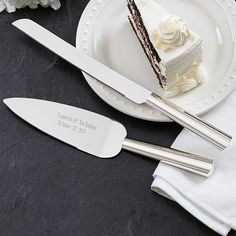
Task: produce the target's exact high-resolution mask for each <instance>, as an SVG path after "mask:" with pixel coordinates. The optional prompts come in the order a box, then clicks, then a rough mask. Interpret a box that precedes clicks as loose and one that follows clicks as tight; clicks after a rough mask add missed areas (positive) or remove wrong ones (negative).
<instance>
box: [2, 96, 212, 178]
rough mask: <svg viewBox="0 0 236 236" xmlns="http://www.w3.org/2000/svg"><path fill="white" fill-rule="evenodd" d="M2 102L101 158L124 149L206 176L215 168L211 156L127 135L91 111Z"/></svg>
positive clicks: (10, 100) (17, 100)
mask: <svg viewBox="0 0 236 236" xmlns="http://www.w3.org/2000/svg"><path fill="white" fill-rule="evenodd" d="M4 103H5V104H6V105H7V106H8V108H10V109H11V110H12V111H13V112H14V113H15V114H16V115H18V116H20V117H21V118H22V119H23V120H25V121H26V122H28V123H30V124H31V125H33V126H35V127H36V128H38V129H39V130H41V131H43V132H45V133H47V134H49V135H51V136H52V137H54V138H57V139H59V140H61V141H63V142H65V143H67V144H69V145H71V146H74V147H76V148H77V149H80V150H82V151H84V152H87V153H89V154H92V155H94V156H97V157H100V158H111V157H114V156H116V155H117V154H119V153H120V151H121V149H125V150H127V151H131V152H133V153H137V154H140V155H142V156H145V157H149V158H151V159H155V160H160V161H162V162H164V163H166V164H169V165H172V166H175V167H178V168H181V169H184V170H187V171H190V172H192V173H195V174H198V175H201V176H205V177H208V176H210V175H211V173H212V171H213V169H214V160H213V159H211V158H208V157H202V156H198V155H194V154H190V153H185V152H181V151H178V150H175V149H169V148H164V147H160V146H157V145H153V144H148V143H143V142H140V141H136V140H131V139H128V138H127V137H126V136H127V131H126V129H125V127H124V126H123V125H121V124H120V123H118V122H116V121H113V120H111V119H109V118H107V117H105V116H102V115H99V114H97V113H94V112H90V111H87V110H84V109H80V108H77V107H72V106H68V105H64V104H60V103H55V102H49V101H45V100H38V99H30V98H8V99H5V100H4Z"/></svg>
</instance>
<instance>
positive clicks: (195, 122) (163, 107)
mask: <svg viewBox="0 0 236 236" xmlns="http://www.w3.org/2000/svg"><path fill="white" fill-rule="evenodd" d="M147 104H148V105H149V106H151V107H153V108H156V109H158V110H160V111H161V112H163V113H164V114H166V115H167V116H168V117H169V118H171V119H172V120H174V121H176V122H177V123H179V124H180V125H182V126H184V127H185V128H187V129H188V130H190V131H192V132H193V133H195V134H197V135H199V136H200V137H202V138H204V139H205V140H207V141H208V142H210V143H211V144H213V145H214V146H215V147H217V148H219V149H220V150H224V149H225V148H226V147H228V146H229V145H230V143H231V140H232V137H231V136H230V135H228V134H226V133H225V132H223V131H221V130H219V129H217V128H215V127H214V126H212V125H210V124H208V123H206V122H205V121H203V120H202V119H200V118H199V117H197V116H194V115H192V114H190V113H188V112H186V111H184V110H183V109H182V108H180V107H178V106H176V105H175V104H173V103H172V102H170V101H169V100H167V99H164V98H161V97H159V96H158V95H156V94H154V93H153V94H152V95H151V96H150V97H149V99H148V101H147Z"/></svg>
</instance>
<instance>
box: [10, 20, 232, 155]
mask: <svg viewBox="0 0 236 236" xmlns="http://www.w3.org/2000/svg"><path fill="white" fill-rule="evenodd" d="M13 25H14V26H15V27H17V28H18V29H20V30H21V31H23V32H24V33H26V34H27V35H28V36H30V37H31V38H33V39H34V40H36V41H37V42H39V43H40V44H42V45H43V46H45V47H46V48H48V49H49V50H51V51H52V52H54V53H56V54H57V55H59V56H60V57H62V58H63V59H65V60H66V61H68V62H70V63H71V64H73V65H74V66H76V67H77V68H79V69H81V70H82V71H84V72H86V73H88V74H89V75H91V76H92V77H94V78H96V79H98V80H99V81H101V82H102V83H104V84H106V85H108V86H109V87H111V88H113V89H114V90H116V91H117V92H119V93H121V94H123V95H124V96H125V97H126V98H128V99H130V100H131V101H133V102H135V103H137V104H142V103H146V104H148V105H149V106H151V107H153V108H154V109H157V110H160V111H161V112H162V113H164V114H165V115H167V116H168V117H169V118H170V119H172V120H174V121H176V122H177V123H179V124H180V125H182V126H183V127H185V128H187V129H188V130H190V131H192V132H193V133H195V134H197V135H199V136H200V137H202V138H203V139H205V140H207V141H208V142H210V143H211V144H212V145H214V146H215V147H217V148H219V149H220V150H223V149H225V148H226V147H228V146H229V145H230V143H231V140H232V137H231V136H230V135H229V134H227V133H225V132H223V131H221V130H220V129H217V128H216V127H214V126H213V125H211V124H208V123H206V122H205V121H203V120H202V119H200V118H199V117H197V116H194V115H193V114H190V113H189V112H187V111H185V110H184V109H182V108H180V107H178V106H177V105H175V104H173V103H172V102H171V101H169V100H167V99H166V98H162V97H160V96H159V95H157V94H155V93H153V92H152V91H149V90H148V89H146V88H144V87H142V86H140V85H138V84H137V83H135V82H133V81H132V80H130V79H128V78H126V77H124V76H122V75H120V74H119V73H117V72H116V71H114V70H112V69H110V68H108V67H107V66H105V65H104V64H102V63H100V62H99V61H97V60H95V59H93V58H92V57H90V56H88V55H86V54H84V53H83V52H81V51H80V50H79V49H77V48H75V47H73V46H72V45H70V44H69V43H67V42H65V41H64V40H62V39H61V38H59V37H57V36H56V35H54V34H53V33H51V32H50V31H48V30H47V29H45V28H43V27H42V26H40V25H39V24H37V23H35V22H34V21H32V20H29V19H20V20H17V21H15V22H13Z"/></svg>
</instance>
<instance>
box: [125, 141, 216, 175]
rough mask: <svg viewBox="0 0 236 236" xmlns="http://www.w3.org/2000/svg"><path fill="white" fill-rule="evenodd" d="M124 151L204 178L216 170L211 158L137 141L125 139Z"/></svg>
mask: <svg viewBox="0 0 236 236" xmlns="http://www.w3.org/2000/svg"><path fill="white" fill-rule="evenodd" d="M123 149H125V150H127V151H130V152H134V153H137V154H139V155H142V156H145V157H149V158H151V159H154V160H159V161H162V162H163V163H166V164H168V165H172V166H175V167H178V168H181V169H183V170H187V171H190V172H192V173H195V174H198V175H201V176H204V177H209V176H210V175H211V173H212V172H213V169H214V160H213V159H211V158H208V157H202V156H198V155H195V154H191V153H186V152H182V151H178V150H175V149H170V148H164V147H160V146H157V145H153V144H149V143H144V142H140V141H136V140H131V139H125V140H124V142H123Z"/></svg>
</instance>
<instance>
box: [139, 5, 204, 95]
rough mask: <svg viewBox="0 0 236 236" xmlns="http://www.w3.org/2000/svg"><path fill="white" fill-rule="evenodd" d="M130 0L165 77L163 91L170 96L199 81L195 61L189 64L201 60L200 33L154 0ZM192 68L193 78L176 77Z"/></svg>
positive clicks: (197, 83)
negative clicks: (133, 3)
mask: <svg viewBox="0 0 236 236" xmlns="http://www.w3.org/2000/svg"><path fill="white" fill-rule="evenodd" d="M134 1H135V3H136V5H137V7H138V9H139V12H140V14H141V17H142V20H143V23H144V25H145V28H146V30H147V32H148V34H149V38H150V40H151V43H152V44H153V46H154V47H155V49H156V51H157V53H158V55H159V56H160V58H161V62H160V64H161V68H162V71H164V73H165V74H164V75H165V76H166V78H167V86H166V88H165V93H166V94H167V95H168V92H169V95H170V96H172V95H173V96H174V95H176V94H179V93H182V92H186V91H188V90H191V89H192V88H194V87H196V86H198V85H199V84H201V83H202V79H198V78H197V77H198V73H197V71H198V70H197V69H196V65H195V66H193V64H194V63H195V64H197V65H200V64H201V62H202V48H201V43H202V40H201V39H200V37H199V36H198V35H197V34H196V33H194V32H193V31H191V30H190V29H189V28H188V26H187V24H186V23H185V22H184V20H183V19H181V18H180V17H178V16H176V15H172V14H170V13H169V12H168V11H167V10H165V9H164V8H163V7H161V6H160V5H159V4H157V2H156V1H155V0H134ZM163 68H164V69H163ZM193 71H196V76H195V78H194V77H192V76H187V77H186V78H185V79H184V80H183V79H180V78H182V77H181V76H186V75H190V74H191V73H192V72H193ZM177 75H178V76H177ZM169 95H168V96H169Z"/></svg>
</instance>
